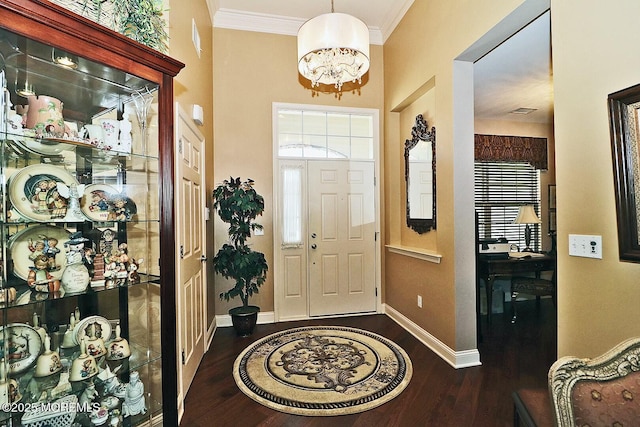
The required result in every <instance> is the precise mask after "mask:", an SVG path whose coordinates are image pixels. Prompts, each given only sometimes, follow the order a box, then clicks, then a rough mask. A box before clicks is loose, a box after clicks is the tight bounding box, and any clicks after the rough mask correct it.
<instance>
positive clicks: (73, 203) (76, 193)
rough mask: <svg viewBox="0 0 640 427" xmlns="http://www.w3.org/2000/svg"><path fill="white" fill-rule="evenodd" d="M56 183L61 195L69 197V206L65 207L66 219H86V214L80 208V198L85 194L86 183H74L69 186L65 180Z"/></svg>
mask: <svg viewBox="0 0 640 427" xmlns="http://www.w3.org/2000/svg"><path fill="white" fill-rule="evenodd" d="M56 185H57V189H58V193H60V196H62V197H64V198H65V199H67V204H68V207H67V208H66V209H65V210H66V215H64V220H65V221H67V222H74V221H84V215H82V210H80V198H81V197H82V196H83V195H84V188H85V185H84V184H79V185H76V184H75V183H73V184H71V185H70V186H67V185H66V184H65V183H63V182H58V183H57V184H56Z"/></svg>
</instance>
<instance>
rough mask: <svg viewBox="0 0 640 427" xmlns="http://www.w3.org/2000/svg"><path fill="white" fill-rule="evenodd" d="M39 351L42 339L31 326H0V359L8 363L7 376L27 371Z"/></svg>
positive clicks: (23, 324) (17, 324) (13, 324)
mask: <svg viewBox="0 0 640 427" xmlns="http://www.w3.org/2000/svg"><path fill="white" fill-rule="evenodd" d="M5 329H6V330H5ZM5 340H6V342H5ZM5 351H6V354H5ZM40 351H42V338H40V334H38V331H36V330H35V329H33V328H32V327H31V326H29V325H27V324H25V323H12V324H10V325H7V326H6V327H2V326H0V359H5V360H8V361H9V374H19V373H20V372H23V371H25V370H27V369H29V368H30V367H31V365H33V363H34V362H35V361H36V359H38V356H39V355H40Z"/></svg>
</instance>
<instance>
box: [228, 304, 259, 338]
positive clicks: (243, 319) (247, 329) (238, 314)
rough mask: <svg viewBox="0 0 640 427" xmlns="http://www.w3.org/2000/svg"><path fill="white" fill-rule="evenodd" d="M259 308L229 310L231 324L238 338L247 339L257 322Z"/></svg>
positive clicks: (250, 306) (249, 306)
mask: <svg viewBox="0 0 640 427" xmlns="http://www.w3.org/2000/svg"><path fill="white" fill-rule="evenodd" d="M259 311H260V307H256V306H255V305H248V306H246V307H245V306H241V307H235V308H232V309H231V310H229V314H230V315H231V322H232V323H233V327H234V328H235V330H236V333H237V334H238V336H239V337H248V336H249V335H251V334H252V333H253V329H254V328H255V326H256V323H257V322H258V312H259Z"/></svg>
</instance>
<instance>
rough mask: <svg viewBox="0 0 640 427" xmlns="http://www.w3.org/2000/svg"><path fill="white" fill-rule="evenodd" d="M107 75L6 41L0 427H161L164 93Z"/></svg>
mask: <svg viewBox="0 0 640 427" xmlns="http://www.w3.org/2000/svg"><path fill="white" fill-rule="evenodd" d="M108 63H109V61H108V59H107V58H105V61H104V62H98V61H95V60H94V61H91V60H88V59H86V58H83V57H78V56H76V55H72V54H70V53H68V52H65V51H63V50H61V49H58V48H54V47H52V46H49V45H47V44H46V43H42V42H38V41H36V40H32V39H29V38H28V37H25V36H22V35H19V34H16V33H13V32H11V31H9V30H6V29H0V86H1V89H2V97H1V99H0V132H1V138H0V144H1V145H0V177H1V180H0V182H1V185H0V194H1V197H2V204H1V205H0V206H1V212H0V245H1V251H0V257H1V263H0V268H1V270H2V271H1V273H2V274H1V275H0V288H1V289H0V312H1V315H0V425H60V426H63V425H64V426H66V425H68V426H71V425H83V426H90V425H103V424H104V425H138V424H142V423H150V424H154V423H155V422H158V419H161V417H162V412H163V407H162V401H163V396H162V394H163V392H162V389H163V387H162V381H163V378H162V377H163V375H162V348H161V342H162V336H161V327H160V324H161V321H160V312H161V310H160V307H161V305H160V304H161V298H160V296H161V288H162V286H161V281H160V276H161V275H160V247H161V239H160V232H161V209H160V200H159V193H160V183H161V172H160V169H161V168H160V163H161V162H160V156H159V140H160V138H159V129H160V126H159V117H160V115H159V111H160V105H159V93H160V91H159V88H160V85H159V84H158V83H157V82H153V81H150V80H147V79H145V78H140V77H138V76H136V75H133V74H130V73H127V72H124V71H121V70H120V69H118V68H116V67H112V66H109V65H106V64H108ZM170 398H171V399H175V397H170ZM74 423H76V424H74Z"/></svg>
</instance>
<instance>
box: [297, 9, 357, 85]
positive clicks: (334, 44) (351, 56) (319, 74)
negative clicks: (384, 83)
mask: <svg viewBox="0 0 640 427" xmlns="http://www.w3.org/2000/svg"><path fill="white" fill-rule="evenodd" d="M368 70H369V29H368V28H367V25H366V24H365V23H364V22H362V21H361V20H359V19H358V18H355V17H353V16H351V15H347V14H345V13H335V12H333V1H332V2H331V13H325V14H323V15H319V16H316V17H315V18H312V19H310V20H308V21H307V22H305V23H304V24H302V26H301V27H300V29H299V30H298V71H299V72H300V74H302V76H304V77H305V78H307V79H308V80H311V87H316V86H318V85H319V84H320V83H322V84H326V85H333V86H334V87H335V88H336V89H338V91H341V90H342V85H343V84H344V83H346V82H348V81H352V82H354V83H355V82H358V84H361V83H362V76H363V75H364V74H365V73H366V72H367V71H368Z"/></svg>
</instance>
